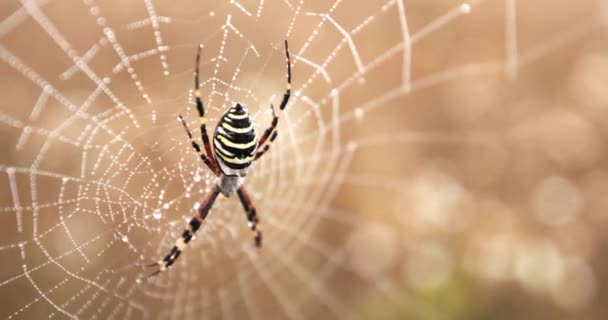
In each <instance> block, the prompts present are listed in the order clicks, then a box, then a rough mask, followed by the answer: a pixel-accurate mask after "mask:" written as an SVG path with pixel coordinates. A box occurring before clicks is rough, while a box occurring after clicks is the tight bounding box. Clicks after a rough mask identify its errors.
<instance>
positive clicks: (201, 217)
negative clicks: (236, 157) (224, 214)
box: [148, 186, 220, 277]
mask: <svg viewBox="0 0 608 320" xmlns="http://www.w3.org/2000/svg"><path fill="white" fill-rule="evenodd" d="M219 194H220V188H219V187H218V186H215V187H213V189H212V190H211V192H209V194H207V196H206V197H205V199H204V200H203V202H201V204H200V205H199V207H198V210H197V211H196V214H195V215H194V217H192V219H190V222H189V223H188V227H187V228H186V229H184V231H183V232H182V235H181V236H180V237H179V238H178V239H177V241H175V244H174V245H173V247H172V248H171V250H170V251H169V253H168V254H167V255H166V256H165V258H163V259H162V260H159V261H158V262H155V263H153V264H150V265H148V267H159V269H158V270H156V271H155V272H154V273H152V274H151V275H150V276H151V277H152V276H155V275H157V274H159V273H161V272H163V271H166V270H167V269H168V268H169V267H171V265H173V263H175V260H177V258H178V257H179V255H180V254H181V253H182V251H184V249H185V248H186V246H187V245H188V242H190V240H192V237H193V236H194V234H195V233H196V231H198V229H200V227H201V225H202V224H203V222H205V218H206V217H207V214H208V213H209V210H211V207H212V206H213V203H214V202H215V199H216V198H217V196H218V195H219Z"/></svg>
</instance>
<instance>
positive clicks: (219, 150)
mask: <svg viewBox="0 0 608 320" xmlns="http://www.w3.org/2000/svg"><path fill="white" fill-rule="evenodd" d="M257 143H258V137H257V133H256V131H255V125H254V123H253V121H252V120H251V118H250V117H249V114H248V113H247V110H246V109H245V108H243V106H241V105H240V104H238V103H237V104H236V106H234V107H233V108H231V109H229V110H228V111H226V113H224V115H223V116H222V118H221V119H220V121H219V123H218V125H217V128H216V129H215V134H214V136H213V146H214V149H215V157H216V159H217V161H218V163H219V165H220V169H221V170H222V172H223V173H224V174H225V175H239V176H244V175H245V174H246V173H247V168H248V167H249V165H250V164H251V161H253V158H254V157H255V152H256V148H257Z"/></svg>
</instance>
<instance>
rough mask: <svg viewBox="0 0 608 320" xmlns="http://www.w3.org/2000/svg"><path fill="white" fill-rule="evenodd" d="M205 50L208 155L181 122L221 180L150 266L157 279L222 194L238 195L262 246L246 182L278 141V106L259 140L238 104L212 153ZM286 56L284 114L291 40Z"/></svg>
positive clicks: (201, 110) (199, 104)
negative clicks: (250, 167) (162, 253)
mask: <svg viewBox="0 0 608 320" xmlns="http://www.w3.org/2000/svg"><path fill="white" fill-rule="evenodd" d="M201 47H202V46H201V45H199V46H198V49H197V53H196V64H195V67H194V96H195V99H196V109H197V110H198V115H199V120H200V130H201V137H202V140H203V146H204V148H205V150H204V152H203V150H202V149H201V147H200V145H199V144H198V143H197V142H196V141H195V140H194V138H193V137H192V133H191V132H190V129H188V125H187V124H186V121H184V118H183V117H182V116H181V115H179V116H178V118H179V120H180V121H181V123H182V125H183V126H184V129H185V130H186V134H187V135H188V139H189V141H190V143H191V144H192V147H193V148H194V150H196V152H197V153H198V155H199V156H200V158H201V159H202V160H203V162H204V163H205V165H207V167H208V168H209V170H211V172H213V174H215V176H216V177H218V179H217V183H216V184H215V185H214V186H213V187H212V188H211V191H210V192H209V193H208V194H207V195H206V196H205V198H204V199H203V201H202V202H201V204H200V205H199V207H198V210H197V212H196V213H195V215H194V217H192V219H191V220H190V222H189V223H188V226H187V227H186V229H184V231H183V232H182V235H181V236H180V237H179V238H178V239H177V241H175V244H174V245H173V247H172V248H171V250H170V251H169V253H168V254H167V255H166V256H165V258H163V259H162V260H159V261H158V262H155V263H153V264H150V265H148V266H149V267H155V266H157V267H159V269H158V270H157V271H155V272H154V273H152V274H151V275H150V276H155V275H157V274H159V273H161V272H163V271H166V270H167V269H168V268H169V267H171V265H173V263H175V260H177V258H178V257H179V255H180V254H181V252H182V251H184V249H185V248H186V246H187V245H188V243H189V242H190V240H192V237H193V236H194V234H195V233H196V231H197V230H198V229H199V228H200V227H201V225H202V224H203V223H204V222H205V218H206V217H207V214H208V213H209V211H210V210H211V207H212V206H213V203H214V202H215V199H216V198H217V196H218V195H219V194H220V193H222V194H223V195H224V196H226V197H230V196H231V195H233V194H234V193H235V192H236V194H237V195H238V197H239V199H240V201H241V204H242V206H243V209H244V210H245V215H246V218H247V222H248V225H249V228H250V229H251V231H253V239H254V243H255V246H256V247H258V248H259V247H261V246H262V230H261V228H260V226H259V223H260V220H259V218H258V216H257V213H256V210H255V207H254V206H253V203H251V198H250V197H249V194H248V193H247V190H246V189H245V186H244V185H243V179H244V177H245V176H246V175H247V171H248V169H249V166H250V165H251V163H252V162H254V161H256V160H258V159H260V157H261V156H262V155H264V154H265V153H266V151H268V149H269V148H270V145H271V144H272V142H273V141H274V140H275V139H276V137H277V124H278V123H279V116H278V115H277V113H276V112H275V109H274V106H273V105H272V104H270V109H271V111H272V122H271V123H270V126H269V127H268V128H267V129H266V131H264V134H263V135H262V136H261V137H260V138H259V139H258V135H257V131H256V129H255V124H254V122H253V120H252V119H251V117H250V116H249V113H248V112H247V109H246V108H245V107H243V106H242V105H241V104H240V103H237V104H236V105H235V106H234V107H232V108H230V109H228V110H227V111H226V112H225V113H224V114H223V115H222V117H221V118H220V120H219V123H218V124H217V127H216V128H215V133H214V135H213V146H214V148H213V149H212V148H211V144H210V141H209V136H208V135H207V120H206V118H205V107H204V105H203V101H202V100H201V93H200V90H199V84H200V81H199V65H200V56H201ZM285 56H286V60H287V89H286V90H285V93H284V94H283V99H282V100H281V104H280V106H279V109H280V110H281V111H283V110H284V109H285V106H286V105H287V102H288V101H289V97H290V96H291V59H290V56H289V48H288V45H287V40H285Z"/></svg>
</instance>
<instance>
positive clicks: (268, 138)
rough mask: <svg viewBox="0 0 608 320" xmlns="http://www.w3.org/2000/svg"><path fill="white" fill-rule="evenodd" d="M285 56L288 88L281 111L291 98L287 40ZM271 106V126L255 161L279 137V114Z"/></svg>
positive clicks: (263, 137) (259, 145)
mask: <svg viewBox="0 0 608 320" xmlns="http://www.w3.org/2000/svg"><path fill="white" fill-rule="evenodd" d="M285 57H286V60H287V89H286V90H285V93H284V94H283V100H281V104H280V105H279V110H280V112H279V113H281V112H283V110H285V107H286V106H287V102H289V98H290V97H291V57H290V55H289V47H288V45H287V40H285ZM270 108H271V110H272V122H271V123H270V126H269V127H268V128H267V129H266V130H265V131H264V134H263V135H262V137H261V138H260V141H258V146H257V147H258V150H260V149H261V150H262V151H258V152H257V153H256V155H255V158H254V161H255V160H257V159H258V158H260V157H261V156H262V155H263V154H264V153H266V151H268V148H270V145H271V144H272V141H273V140H274V138H276V137H277V130H276V127H277V124H278V123H279V115H277V113H276V112H275V110H274V106H273V105H272V104H271V105H270ZM262 147H263V148H262Z"/></svg>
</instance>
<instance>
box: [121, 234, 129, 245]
mask: <svg viewBox="0 0 608 320" xmlns="http://www.w3.org/2000/svg"><path fill="white" fill-rule="evenodd" d="M121 240H122V242H125V243H126V242H129V237H127V236H126V235H124V236H122V238H121Z"/></svg>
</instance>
